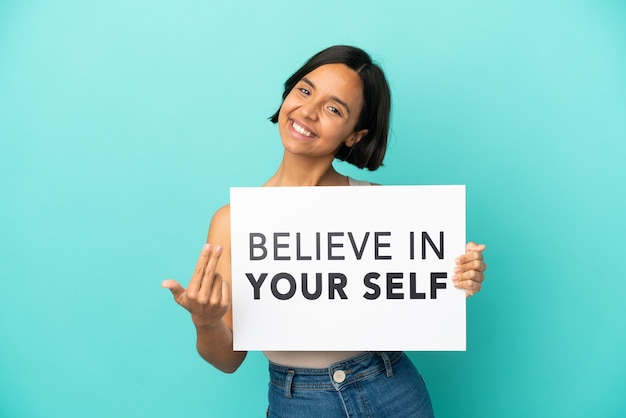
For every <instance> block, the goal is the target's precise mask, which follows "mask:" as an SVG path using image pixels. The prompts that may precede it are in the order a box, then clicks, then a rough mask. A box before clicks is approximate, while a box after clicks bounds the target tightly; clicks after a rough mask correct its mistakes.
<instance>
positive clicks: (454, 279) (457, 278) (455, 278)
mask: <svg viewBox="0 0 626 418" xmlns="http://www.w3.org/2000/svg"><path fill="white" fill-rule="evenodd" d="M457 280H459V276H457V275H456V274H455V275H454V276H452V281H453V282H456V281H457Z"/></svg>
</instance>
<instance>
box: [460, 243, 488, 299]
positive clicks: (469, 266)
mask: <svg viewBox="0 0 626 418" xmlns="http://www.w3.org/2000/svg"><path fill="white" fill-rule="evenodd" d="M484 250H485V244H480V245H478V244H475V243H473V242H468V243H467V244H466V245H465V254H463V255H462V256H460V257H458V258H457V259H456V260H454V261H455V263H456V267H455V268H454V276H452V281H453V282H454V286H455V287H456V288H458V289H465V297H467V298H469V297H470V296H472V295H474V294H476V293H478V292H480V289H481V287H482V283H483V280H485V270H487V264H485V262H484V261H483V251H484Z"/></svg>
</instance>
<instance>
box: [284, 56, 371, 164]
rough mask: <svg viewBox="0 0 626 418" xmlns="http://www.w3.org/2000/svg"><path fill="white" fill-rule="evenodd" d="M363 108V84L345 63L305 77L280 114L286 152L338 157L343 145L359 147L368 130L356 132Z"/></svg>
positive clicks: (333, 65)
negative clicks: (337, 154) (336, 155)
mask: <svg viewBox="0 0 626 418" xmlns="http://www.w3.org/2000/svg"><path fill="white" fill-rule="evenodd" d="M362 107H363V82H362V81H361V78H360V77H359V75H358V74H357V73H356V72H355V71H354V70H352V69H350V68H348V67H347V66H346V65H344V64H326V65H322V66H321V67H318V68H316V69H315V70H313V71H311V72H310V73H308V74H307V75H305V76H304V77H303V78H302V79H301V80H300V81H299V82H298V83H296V85H295V86H294V88H293V89H292V90H291V91H290V92H289V94H288V95H287V97H285V100H284V101H283V104H282V106H281V108H280V111H279V113H278V127H279V132H280V137H281V139H282V142H283V146H284V147H285V151H286V152H290V153H293V154H297V155H306V156H309V157H322V158H324V159H330V161H332V159H333V158H334V156H335V154H336V152H337V150H338V149H339V148H340V147H341V146H342V145H343V144H346V145H347V146H349V147H351V146H353V145H354V144H356V143H357V142H358V141H359V140H360V139H361V138H362V137H363V136H364V135H365V134H366V133H367V130H365V129H364V130H361V131H358V132H357V131H355V127H356V124H357V122H358V120H359V116H360V113H361V109H362Z"/></svg>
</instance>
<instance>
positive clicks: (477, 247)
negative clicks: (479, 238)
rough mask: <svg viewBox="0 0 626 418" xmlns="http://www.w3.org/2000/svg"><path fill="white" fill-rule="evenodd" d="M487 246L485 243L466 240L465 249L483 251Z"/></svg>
mask: <svg viewBox="0 0 626 418" xmlns="http://www.w3.org/2000/svg"><path fill="white" fill-rule="evenodd" d="M485 248H487V246H486V245H485V244H476V243H474V242H468V243H467V245H466V246H465V251H467V252H469V251H484V250H485Z"/></svg>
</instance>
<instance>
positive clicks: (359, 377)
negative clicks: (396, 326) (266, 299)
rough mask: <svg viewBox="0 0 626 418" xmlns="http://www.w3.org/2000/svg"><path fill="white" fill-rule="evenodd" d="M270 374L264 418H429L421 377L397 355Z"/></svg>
mask: <svg viewBox="0 0 626 418" xmlns="http://www.w3.org/2000/svg"><path fill="white" fill-rule="evenodd" d="M269 369H270V384H269V395H268V397H269V408H268V411H267V416H268V417H276V418H277V417H281V418H294V417H295V418H300V417H301V418H306V417H315V418H334V417H389V418H395V417H397V418H405V417H406V418H409V417H413V418H431V417H433V416H434V414H433V409H432V405H431V402H430V396H429V395H428V390H427V389H426V384H425V383H424V380H423V379H422V376H421V375H420V374H419V372H418V371H417V369H416V368H415V366H414V365H413V363H412V362H411V360H410V359H409V358H408V357H407V356H406V355H405V354H404V353H403V352H400V351H398V352H371V351H370V352H366V353H364V354H361V355H358V356H356V357H353V358H350V359H347V360H344V361H341V362H338V363H334V364H331V365H330V366H329V367H328V368H326V369H301V368H293V367H286V366H281V365H278V364H275V363H272V362H270V367H269Z"/></svg>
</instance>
